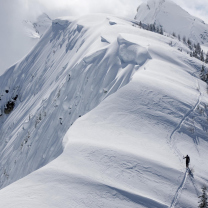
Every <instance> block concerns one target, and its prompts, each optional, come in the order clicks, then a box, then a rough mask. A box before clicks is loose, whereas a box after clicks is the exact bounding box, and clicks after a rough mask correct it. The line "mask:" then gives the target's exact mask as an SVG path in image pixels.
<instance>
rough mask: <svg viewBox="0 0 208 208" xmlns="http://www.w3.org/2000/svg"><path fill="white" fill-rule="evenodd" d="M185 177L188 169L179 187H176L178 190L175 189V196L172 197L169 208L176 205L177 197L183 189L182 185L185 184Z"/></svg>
mask: <svg viewBox="0 0 208 208" xmlns="http://www.w3.org/2000/svg"><path fill="white" fill-rule="evenodd" d="M187 176H188V169H186V172H185V174H184V177H183V180H182V182H181V184H180V186H179V187H178V189H177V191H176V193H175V196H174V198H173V200H172V203H171V205H170V208H173V207H175V204H176V202H177V201H178V197H179V196H180V195H181V192H182V190H183V187H184V185H185V183H186V179H187Z"/></svg>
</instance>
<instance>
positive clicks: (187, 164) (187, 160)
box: [183, 155, 190, 168]
mask: <svg viewBox="0 0 208 208" xmlns="http://www.w3.org/2000/svg"><path fill="white" fill-rule="evenodd" d="M185 158H186V168H188V167H189V163H190V157H189V156H188V155H186V157H183V159H185Z"/></svg>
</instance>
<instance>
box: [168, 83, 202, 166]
mask: <svg viewBox="0 0 208 208" xmlns="http://www.w3.org/2000/svg"><path fill="white" fill-rule="evenodd" d="M197 90H198V91H199V96H198V99H197V102H196V104H195V105H194V106H193V107H192V108H191V109H190V110H189V111H188V112H187V113H186V114H185V115H184V116H183V118H182V119H181V121H180V122H179V123H178V125H177V126H176V128H175V129H174V130H173V132H172V133H171V135H170V144H172V147H173V148H174V150H175V151H176V153H177V154H176V155H177V156H178V157H179V160H180V161H181V163H183V161H182V156H183V155H182V153H181V152H180V150H179V149H178V148H177V147H176V146H175V142H174V137H173V136H174V134H175V132H177V131H178V130H179V129H180V128H181V125H182V124H183V122H184V121H185V119H186V118H187V117H188V116H189V115H190V114H191V113H192V112H193V111H194V110H195V109H196V108H197V106H198V105H199V103H200V101H201V91H200V87H199V83H198V81H197Z"/></svg>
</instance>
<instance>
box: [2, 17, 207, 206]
mask: <svg viewBox="0 0 208 208" xmlns="http://www.w3.org/2000/svg"><path fill="white" fill-rule="evenodd" d="M171 41H173V40H172V39H171ZM169 43H170V38H168V37H165V36H162V35H159V34H156V33H152V32H149V31H145V30H142V29H139V28H135V27H133V26H132V24H131V23H130V22H128V21H125V20H122V19H119V18H116V17H112V16H107V15H88V16H84V17H81V18H78V19H74V18H70V17H65V18H60V19H57V20H54V21H53V24H52V27H51V28H50V29H49V30H48V31H47V33H46V34H45V35H44V36H43V38H42V39H41V41H40V42H39V43H38V45H37V46H36V47H35V48H34V49H33V50H32V51H31V53H30V54H29V55H28V56H27V57H26V58H25V59H24V60H23V61H22V62H20V63H18V64H17V65H15V66H13V67H11V68H10V69H9V70H8V71H7V72H6V73H5V74H4V75H2V76H1V77H0V86H1V88H0V89H1V90H2V91H1V101H0V104H1V111H2V112H3V110H2V108H3V105H5V104H6V102H7V101H8V100H10V99H11V98H12V97H14V96H15V95H17V94H18V99H17V101H16V102H15V108H14V110H13V111H12V112H11V113H10V114H9V115H5V114H3V115H2V116H1V117H0V122H1V126H0V127H1V129H0V130H1V144H0V165H1V166H0V168H1V169H0V182H1V188H2V189H1V191H0V198H1V200H0V207H8V208H10V207H11V208H12V207H15V208H36V207H43V208H46V207H48V208H49V207H50V208H52V207H54V208H55V207H62V208H65V207H67V208H68V207H71V208H75V207H79V208H86V207H90V208H98V207H106V208H110V207H112V208H115V207H119V208H122V207H123V208H126V207H131V208H134V207H135V208H137V207H148V208H153V207H154V208H156V207H158V208H162V207H172V208H173V207H193V208H194V207H197V204H198V196H199V195H200V192H201V190H200V189H201V185H202V184H203V183H206V182H207V180H208V169H207V165H208V164H207V156H208V155H207V149H208V136H207V131H208V120H207V119H208V117H207V114H208V95H207V85H206V84H205V83H204V82H202V81H201V80H200V79H199V74H200V69H201V65H202V63H201V62H200V61H199V60H197V59H195V58H191V57H190V56H189V55H188V54H187V53H186V51H188V49H187V47H186V46H185V45H183V44H182V43H181V42H178V41H177V40H174V43H173V44H171V45H170V44H169ZM179 45H180V47H181V48H182V52H181V51H179V50H177V48H178V46H179ZM7 90H8V91H9V92H8V91H7ZM6 91H7V92H6ZM186 154H189V156H190V159H191V164H190V168H191V170H192V172H190V171H189V170H186V168H185V161H184V160H183V156H185V155H186ZM52 160H53V161H52ZM49 162H50V163H49ZM43 166H44V167H43ZM41 167H42V168H41ZM37 169H38V170H37ZM29 173H31V174H29ZM28 174H29V175H28ZM26 175H27V176H26ZM24 176H26V177H24ZM23 177H24V178H23ZM21 178H22V179H21ZM18 179H20V180H18ZM17 180H18V181H17ZM15 181H16V182H15ZM13 182H14V183H13ZM11 183H12V184H11ZM9 184H10V185H9ZM6 186H7V187H6Z"/></svg>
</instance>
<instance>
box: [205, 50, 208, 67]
mask: <svg viewBox="0 0 208 208" xmlns="http://www.w3.org/2000/svg"><path fill="white" fill-rule="evenodd" d="M205 63H207V64H208V51H207V54H206V58H205Z"/></svg>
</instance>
